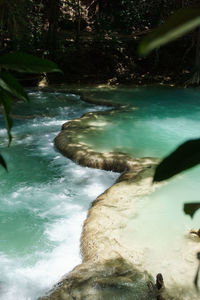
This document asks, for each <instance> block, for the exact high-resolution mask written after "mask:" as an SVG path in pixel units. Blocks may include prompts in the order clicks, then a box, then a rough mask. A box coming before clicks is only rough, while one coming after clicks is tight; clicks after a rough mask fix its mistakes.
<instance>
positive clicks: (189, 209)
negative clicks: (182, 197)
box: [183, 202, 200, 218]
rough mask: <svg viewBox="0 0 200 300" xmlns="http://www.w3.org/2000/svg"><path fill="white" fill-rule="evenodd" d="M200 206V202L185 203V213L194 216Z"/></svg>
mask: <svg viewBox="0 0 200 300" xmlns="http://www.w3.org/2000/svg"><path fill="white" fill-rule="evenodd" d="M199 208H200V202H193V203H185V204H184V208H183V210H184V213H185V214H186V215H189V216H190V217H191V218H193V216H194V214H195V212H196V211H197V210H198V209H199Z"/></svg>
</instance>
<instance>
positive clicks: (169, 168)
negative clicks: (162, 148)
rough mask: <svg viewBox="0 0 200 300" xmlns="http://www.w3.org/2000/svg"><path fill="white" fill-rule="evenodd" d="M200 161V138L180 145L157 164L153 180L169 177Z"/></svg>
mask: <svg viewBox="0 0 200 300" xmlns="http://www.w3.org/2000/svg"><path fill="white" fill-rule="evenodd" d="M199 163H200V139H195V140H190V141H187V142H185V143H184V144H182V145H180V146H179V147H178V148H177V149H176V150H175V151H174V152H172V153H171V154H170V155H169V156H167V157H166V158H165V159H163V161H162V162H161V163H160V164H159V165H158V166H157V168H156V171H155V174H154V178H153V182H158V181H162V180H165V179H168V178H170V177H172V176H174V175H176V174H178V173H180V172H182V171H184V170H187V169H189V168H192V167H194V166H196V165H197V164H199Z"/></svg>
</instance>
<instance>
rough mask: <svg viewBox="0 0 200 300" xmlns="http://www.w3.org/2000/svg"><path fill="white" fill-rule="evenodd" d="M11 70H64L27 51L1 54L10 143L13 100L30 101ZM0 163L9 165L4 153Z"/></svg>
mask: <svg viewBox="0 0 200 300" xmlns="http://www.w3.org/2000/svg"><path fill="white" fill-rule="evenodd" d="M9 71H17V72H21V73H36V74H39V73H42V72H62V71H61V70H60V69H59V68H58V66H57V65H56V64H55V63H54V62H52V61H50V60H47V59H41V58H38V57H36V56H33V55H29V54H27V53H23V52H13V53H8V54H4V55H1V56H0V105H1V106H2V107H3V112H4V118H5V124H6V129H7V134H8V140H9V143H8V145H10V143H11V141H12V135H11V129H12V126H13V120H12V117H11V105H12V100H13V99H18V100H24V101H29V97H28V95H27V93H26V91H25V90H24V88H23V87H22V85H21V84H20V83H19V82H18V80H17V79H16V78H15V77H14V76H13V75H11V74H10V72H9ZM0 165H1V166H2V167H3V168H4V169H6V170H7V165H6V162H5V160H4V158H3V156H2V155H0Z"/></svg>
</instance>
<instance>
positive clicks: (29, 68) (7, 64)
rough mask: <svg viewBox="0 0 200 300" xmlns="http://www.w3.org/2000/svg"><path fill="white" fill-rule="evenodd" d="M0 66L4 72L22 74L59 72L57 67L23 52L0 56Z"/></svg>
mask: <svg viewBox="0 0 200 300" xmlns="http://www.w3.org/2000/svg"><path fill="white" fill-rule="evenodd" d="M0 66H1V68H4V69H6V70H12V71H17V72H23V73H43V72H61V73H62V71H61V70H60V69H59V68H58V66H57V65H56V64H55V63H54V62H52V61H50V60H48V59H42V58H39V57H36V56H33V55H30V54H27V53H24V52H13V53H9V54H4V55H1V56H0Z"/></svg>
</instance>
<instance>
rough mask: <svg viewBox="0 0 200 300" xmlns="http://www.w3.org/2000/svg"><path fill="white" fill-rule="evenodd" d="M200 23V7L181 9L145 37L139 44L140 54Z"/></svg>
mask: <svg viewBox="0 0 200 300" xmlns="http://www.w3.org/2000/svg"><path fill="white" fill-rule="evenodd" d="M199 25H200V8H187V9H180V10H179V11H177V12H176V13H175V14H173V15H172V16H171V17H169V19H168V20H167V21H166V22H165V23H164V24H162V25H161V26H159V27H158V28H157V29H156V30H154V31H153V32H152V33H150V34H149V35H148V36H147V37H145V38H144V39H143V40H142V42H141V43H140V45H139V49H138V51H139V54H140V55H146V54H148V53H149V52H150V51H152V50H153V49H155V48H157V47H160V46H161V45H164V44H166V43H168V42H171V41H173V40H174V39H176V38H178V37H180V36H182V35H184V34H185V33H187V32H189V31H191V30H192V29H194V28H195V27H197V26H199Z"/></svg>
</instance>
